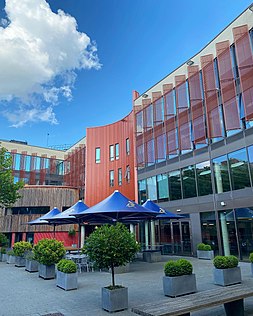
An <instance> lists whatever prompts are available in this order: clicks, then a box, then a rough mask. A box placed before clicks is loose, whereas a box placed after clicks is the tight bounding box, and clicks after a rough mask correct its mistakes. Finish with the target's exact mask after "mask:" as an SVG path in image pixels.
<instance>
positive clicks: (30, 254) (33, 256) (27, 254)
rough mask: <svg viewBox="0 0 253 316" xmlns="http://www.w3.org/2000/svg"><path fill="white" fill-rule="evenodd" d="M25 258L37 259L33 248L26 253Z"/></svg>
mask: <svg viewBox="0 0 253 316" xmlns="http://www.w3.org/2000/svg"><path fill="white" fill-rule="evenodd" d="M25 258H26V259H27V260H35V255H34V252H33V251H32V250H30V251H28V252H26V253H25Z"/></svg>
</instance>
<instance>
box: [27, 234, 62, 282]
mask: <svg viewBox="0 0 253 316" xmlns="http://www.w3.org/2000/svg"><path fill="white" fill-rule="evenodd" d="M33 251H34V258H35V260H37V261H38V262H39V277H41V278H43V279H45V280H49V279H54V278H55V264H56V263H58V262H59V261H60V260H61V259H62V258H63V256H64V255H65V253H66V250H65V248H64V245H63V242H61V241H58V240H56V239H48V238H45V239H41V240H40V241H39V242H38V243H37V244H36V245H35V246H34V247H33Z"/></svg>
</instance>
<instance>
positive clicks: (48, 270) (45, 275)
mask: <svg viewBox="0 0 253 316" xmlns="http://www.w3.org/2000/svg"><path fill="white" fill-rule="evenodd" d="M39 277H40V278H42V279H44V280H50V279H55V264H52V265H51V266H46V265H44V264H39Z"/></svg>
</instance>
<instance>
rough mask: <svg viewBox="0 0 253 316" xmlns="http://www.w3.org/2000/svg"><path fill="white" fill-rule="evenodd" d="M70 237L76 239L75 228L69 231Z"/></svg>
mask: <svg viewBox="0 0 253 316" xmlns="http://www.w3.org/2000/svg"><path fill="white" fill-rule="evenodd" d="M68 235H69V236H70V237H74V236H75V235H76V231H75V229H74V228H70V229H69V231H68Z"/></svg>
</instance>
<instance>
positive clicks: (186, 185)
mask: <svg viewBox="0 0 253 316" xmlns="http://www.w3.org/2000/svg"><path fill="white" fill-rule="evenodd" d="M182 185H183V198H184V199H187V198H191V197H195V196H197V190H196V177H195V166H188V167H185V168H183V169H182Z"/></svg>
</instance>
